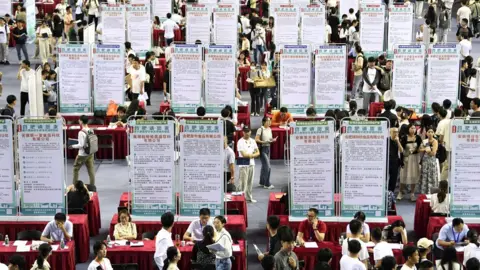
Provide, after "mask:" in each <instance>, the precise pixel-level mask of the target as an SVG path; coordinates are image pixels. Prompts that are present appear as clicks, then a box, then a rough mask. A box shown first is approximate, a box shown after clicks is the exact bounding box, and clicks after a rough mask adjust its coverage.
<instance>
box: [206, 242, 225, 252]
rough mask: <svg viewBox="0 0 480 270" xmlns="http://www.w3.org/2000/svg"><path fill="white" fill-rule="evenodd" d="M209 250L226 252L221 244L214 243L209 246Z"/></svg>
mask: <svg viewBox="0 0 480 270" xmlns="http://www.w3.org/2000/svg"><path fill="white" fill-rule="evenodd" d="M207 248H208V249H210V250H213V251H224V250H225V248H224V247H223V246H222V244H220V243H214V244H211V245H208V246H207Z"/></svg>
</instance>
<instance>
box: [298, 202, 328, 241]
mask: <svg viewBox="0 0 480 270" xmlns="http://www.w3.org/2000/svg"><path fill="white" fill-rule="evenodd" d="M317 215H318V210H317V209H316V208H310V209H308V214H307V217H308V218H307V219H305V220H304V221H302V222H301V223H300V226H299V227H298V235H297V241H298V243H300V245H301V246H304V245H305V242H306V241H315V242H322V241H323V240H324V239H325V233H326V232H327V225H326V224H325V223H324V222H323V221H321V220H318V218H317Z"/></svg>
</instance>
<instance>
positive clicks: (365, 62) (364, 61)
mask: <svg viewBox="0 0 480 270" xmlns="http://www.w3.org/2000/svg"><path fill="white" fill-rule="evenodd" d="M358 57H362V58H363V66H362V71H363V70H364V69H365V68H366V67H367V65H368V61H367V59H365V56H364V55H363V53H362V54H358V55H357V58H358ZM355 62H357V59H355Z"/></svg>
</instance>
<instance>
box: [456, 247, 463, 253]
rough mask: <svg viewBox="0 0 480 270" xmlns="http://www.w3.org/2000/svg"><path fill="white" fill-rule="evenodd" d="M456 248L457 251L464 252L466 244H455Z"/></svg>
mask: <svg viewBox="0 0 480 270" xmlns="http://www.w3.org/2000/svg"><path fill="white" fill-rule="evenodd" d="M455 249H456V250H457V252H463V251H464V250H465V247H464V246H455Z"/></svg>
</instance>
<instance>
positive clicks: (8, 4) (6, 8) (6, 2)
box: [0, 0, 12, 15]
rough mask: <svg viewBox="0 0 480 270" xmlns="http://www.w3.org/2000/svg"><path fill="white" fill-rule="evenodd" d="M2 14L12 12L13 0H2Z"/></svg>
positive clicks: (0, 12) (0, 4)
mask: <svg viewBox="0 0 480 270" xmlns="http://www.w3.org/2000/svg"><path fill="white" fill-rule="evenodd" d="M0 14H1V15H5V14H12V1H11V0H2V1H0Z"/></svg>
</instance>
